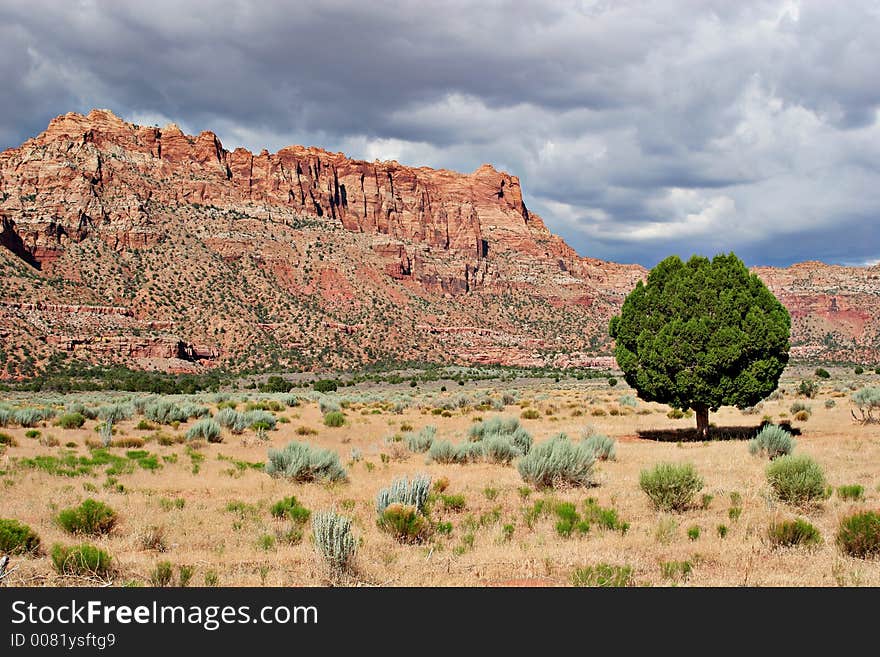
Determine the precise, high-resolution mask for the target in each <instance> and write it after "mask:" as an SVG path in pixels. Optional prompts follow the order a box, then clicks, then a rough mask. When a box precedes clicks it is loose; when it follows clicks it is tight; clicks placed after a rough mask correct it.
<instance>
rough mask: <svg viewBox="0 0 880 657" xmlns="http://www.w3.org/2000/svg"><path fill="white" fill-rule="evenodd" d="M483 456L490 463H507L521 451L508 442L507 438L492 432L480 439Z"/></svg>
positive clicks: (520, 454) (518, 455)
mask: <svg viewBox="0 0 880 657" xmlns="http://www.w3.org/2000/svg"><path fill="white" fill-rule="evenodd" d="M482 447H483V449H482V453H483V457H485V459H486V460H487V461H489V462H490V463H502V464H504V465H507V464H508V463H510V462H511V461H513V459H515V458H518V457H520V456H522V452H521V451H520V450H519V449H518V448H517V447H516V445H514V444H513V443H512V442H510V440H509V438H507V437H506V436H502V435H499V434H494V435H491V436H489V437H488V438H486V439H485V440H483V441H482Z"/></svg>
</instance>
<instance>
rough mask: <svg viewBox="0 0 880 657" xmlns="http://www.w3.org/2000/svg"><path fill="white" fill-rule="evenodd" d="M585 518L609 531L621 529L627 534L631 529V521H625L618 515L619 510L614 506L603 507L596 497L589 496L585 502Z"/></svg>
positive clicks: (621, 531)
mask: <svg viewBox="0 0 880 657" xmlns="http://www.w3.org/2000/svg"><path fill="white" fill-rule="evenodd" d="M584 520H585V521H586V522H588V523H591V524H594V525H598V526H599V527H600V528H602V529H607V530H609V531H619V532H620V533H621V534H626V532H627V531H628V530H629V523H628V522H623V521H622V520H621V519H620V518H619V517H618V515H617V510H616V509H612V508H607V509H606V508H603V507H601V506H599V503H598V502H597V501H596V499H595V498H593V497H590V498H587V501H586V502H584Z"/></svg>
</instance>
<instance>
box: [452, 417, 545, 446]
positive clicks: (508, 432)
mask: <svg viewBox="0 0 880 657" xmlns="http://www.w3.org/2000/svg"><path fill="white" fill-rule="evenodd" d="M468 438H469V440H470V441H471V442H486V441H488V440H489V439H490V438H496V439H497V438H503V439H504V440H506V441H507V442H508V443H510V444H511V445H512V447H513V448H514V450H515V451H517V452H519V454H518V455H525V454H528V453H529V450H531V448H532V436H531V434H530V433H529V432H528V431H526V430H525V429H524V428H523V427H522V426H521V425H520V423H519V420H518V419H516V418H515V417H509V416H506V417H505V416H500V417H493V418H491V419H489V420H486V421H485V422H483V421H481V422H477V423H475V424H472V425H471V427H470V428H469V429H468ZM498 442H499V441H498V440H496V441H495V443H496V445H497V444H498ZM496 449H501V448H496ZM514 450H505V451H514ZM484 451H485V450H484Z"/></svg>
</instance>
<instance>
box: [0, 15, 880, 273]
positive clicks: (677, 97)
mask: <svg viewBox="0 0 880 657" xmlns="http://www.w3.org/2000/svg"><path fill="white" fill-rule="evenodd" d="M0 44H2V45H0V93H2V102H0V149H2V148H6V147H8V146H16V145H18V144H19V143H21V142H22V141H24V140H25V139H27V138H28V137H30V136H33V135H35V134H37V133H39V132H40V131H41V130H43V129H44V128H45V126H46V124H47V123H48V121H49V120H50V119H51V118H52V117H53V116H55V115H58V114H63V113H64V112H69V111H79V112H87V111H88V110H89V109H91V108H93V107H106V108H109V109H112V110H113V111H115V112H116V113H117V114H120V115H121V116H123V117H124V118H125V119H127V120H129V121H134V122H137V123H146V124H152V123H158V124H159V125H164V124H165V123H168V122H170V121H174V122H176V123H177V124H179V125H180V126H181V128H183V129H184V130H185V131H187V132H193V133H197V132H199V131H201V130H213V131H214V132H216V133H217V134H218V135H219V136H220V138H221V140H222V141H223V144H224V146H226V147H227V148H230V149H231V148H234V147H235V146H246V147H247V148H250V149H251V150H256V151H259V150H260V149H262V148H268V149H269V150H271V151H275V150H277V149H279V148H281V147H282V146H285V145H289V144H305V145H315V146H321V147H323V148H327V149H329V150H332V151H344V152H345V153H346V154H348V155H350V156H352V157H355V158H360V159H366V160H374V159H376V158H378V159H396V160H398V161H400V162H401V163H404V164H409V165H415V166H421V165H427V166H433V167H446V168H451V169H456V170H460V171H472V170H474V169H476V168H477V167H478V166H479V165H480V164H482V163H484V162H488V163H491V164H493V165H494V166H496V167H498V168H500V169H504V170H507V171H509V172H510V173H512V174H514V175H517V176H519V178H520V180H521V182H522V186H523V190H524V194H525V199H526V204H527V205H528V206H529V208H530V209H531V210H532V211H534V212H537V213H538V214H540V215H541V216H542V217H543V218H544V220H545V221H546V223H547V224H548V226H550V228H551V229H552V230H553V231H554V232H556V233H558V234H561V235H562V236H563V237H565V239H566V240H568V242H569V243H570V244H571V245H572V246H573V247H574V248H576V249H577V250H578V252H580V253H581V254H583V255H588V256H593V257H598V258H604V259H610V260H616V261H620V262H639V263H641V264H644V265H646V266H651V265H653V264H655V263H656V262H657V261H658V260H660V259H662V258H663V257H665V256H667V255H669V254H670V253H678V254H680V255H682V256H684V257H686V256H689V255H690V254H692V253H701V254H705V255H712V254H714V253H717V252H721V251H724V252H726V251H730V250H733V251H735V252H736V253H737V254H738V255H740V256H741V257H742V258H744V259H745V260H746V262H747V263H748V264H772V265H786V264H790V263H792V262H798V261H802V260H814V259H816V260H824V261H826V262H834V263H845V264H862V263H873V262H876V261H877V260H878V259H880V231H878V230H876V229H875V226H876V224H877V219H878V218H880V173H878V170H880V125H878V120H877V116H878V115H877V109H878V103H880V74H878V70H877V66H878V63H880V8H878V3H877V2H873V1H859V0H847V2H831V1H830V0H826V1H823V2H796V1H778V0H777V1H772V2H771V1H768V2H760V1H755V2H752V1H748V0H736V1H735V2H731V1H730V0H723V1H719V2H711V1H707V0H701V1H680V2H679V1H671V0H664V1H662V2H640V1H637V0H632V1H620V2H603V1H588V0H583V1H580V2H546V0H545V1H541V2H530V1H528V0H515V1H510V2H500V1H491V0H482V1H478V2H463V1H447V2H442V3H435V2H426V1H419V2H415V1H413V2H401V1H398V2H363V0H334V1H325V0H311V1H310V2H280V1H277V0H261V1H260V2H256V1H254V2H242V1H233V0H229V1H227V2H205V1H190V0H188V1H187V2H181V1H180V0H174V1H173V2H171V1H166V0H150V1H148V2H145V1H144V0H137V1H136V2H130V1H127V0H125V1H123V0H112V1H110V0H108V1H106V2H101V1H75V0H65V1H64V2H57V1H56V2H52V1H48V0H3V1H2V3H0Z"/></svg>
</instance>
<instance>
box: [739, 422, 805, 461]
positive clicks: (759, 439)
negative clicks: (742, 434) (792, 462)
mask: <svg viewBox="0 0 880 657" xmlns="http://www.w3.org/2000/svg"><path fill="white" fill-rule="evenodd" d="M795 445H796V443H795V441H794V440H792V437H791V434H790V433H789V432H788V431H786V430H785V429H783V428H782V427H780V426H777V425H775V424H766V425H764V427H763V428H762V429H761V431H759V432H758V435H756V436H755V437H754V438H752V439H751V440H750V441H749V453H750V454H752V455H753V456H754V455H757V454H765V455H766V456H767V457H769V458H770V459H775V458H776V457H778V456H784V455H786V454H791V452H792V450H793V449H794V448H795Z"/></svg>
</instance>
